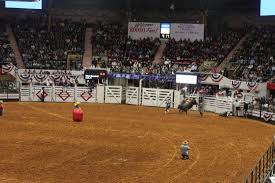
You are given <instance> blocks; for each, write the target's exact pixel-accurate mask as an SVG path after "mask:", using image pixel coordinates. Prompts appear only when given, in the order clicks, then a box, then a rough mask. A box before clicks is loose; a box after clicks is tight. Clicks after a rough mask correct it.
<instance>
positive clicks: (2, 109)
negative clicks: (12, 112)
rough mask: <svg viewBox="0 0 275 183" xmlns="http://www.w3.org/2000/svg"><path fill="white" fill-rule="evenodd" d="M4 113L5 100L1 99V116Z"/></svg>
mask: <svg viewBox="0 0 275 183" xmlns="http://www.w3.org/2000/svg"><path fill="white" fill-rule="evenodd" d="M3 114H4V104H3V101H2V100H0V116H3Z"/></svg>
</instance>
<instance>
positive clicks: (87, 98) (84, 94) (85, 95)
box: [76, 87, 97, 103]
mask: <svg viewBox="0 0 275 183" xmlns="http://www.w3.org/2000/svg"><path fill="white" fill-rule="evenodd" d="M96 98H97V88H94V89H90V88H88V87H78V88H76V100H77V101H78V102H92V103H95V102H96Z"/></svg>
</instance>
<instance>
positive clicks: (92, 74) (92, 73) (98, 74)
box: [84, 69, 108, 80]
mask: <svg viewBox="0 0 275 183" xmlns="http://www.w3.org/2000/svg"><path fill="white" fill-rule="evenodd" d="M107 75H108V73H107V70H101V69H87V70H85V71H84V78H85V80H91V79H105V78H107Z"/></svg>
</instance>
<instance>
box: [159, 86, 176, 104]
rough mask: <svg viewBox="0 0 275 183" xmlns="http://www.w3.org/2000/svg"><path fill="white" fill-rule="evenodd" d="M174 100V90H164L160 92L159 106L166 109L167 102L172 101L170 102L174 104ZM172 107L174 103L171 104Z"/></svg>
mask: <svg viewBox="0 0 275 183" xmlns="http://www.w3.org/2000/svg"><path fill="white" fill-rule="evenodd" d="M173 98H174V91H173V90H164V89H159V90H158V106H159V107H165V106H166V100H168V99H170V101H171V102H172V101H173ZM171 107H173V103H172V104H171Z"/></svg>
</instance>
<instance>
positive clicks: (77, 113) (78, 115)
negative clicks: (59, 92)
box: [73, 102, 83, 122]
mask: <svg viewBox="0 0 275 183" xmlns="http://www.w3.org/2000/svg"><path fill="white" fill-rule="evenodd" d="M82 120H83V111H82V109H81V108H80V102H75V103H74V109H73V121H75V122H81V121H82Z"/></svg>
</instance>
